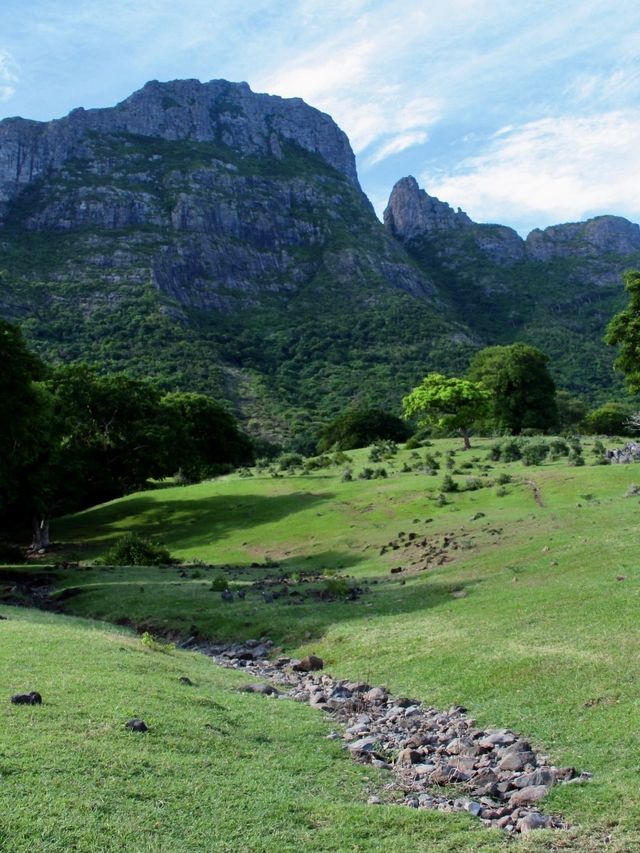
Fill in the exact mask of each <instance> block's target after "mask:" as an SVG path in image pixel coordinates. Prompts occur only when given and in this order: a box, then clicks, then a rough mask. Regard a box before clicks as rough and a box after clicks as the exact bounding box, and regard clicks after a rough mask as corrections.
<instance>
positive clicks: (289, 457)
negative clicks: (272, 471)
mask: <svg viewBox="0 0 640 853" xmlns="http://www.w3.org/2000/svg"><path fill="white" fill-rule="evenodd" d="M276 462H277V463H278V467H279V468H280V470H281V471H293V469H294V468H301V467H302V465H303V463H304V459H303V458H302V456H301V455H300V454H299V453H283V454H282V455H281V456H279V457H278V458H277V459H276Z"/></svg>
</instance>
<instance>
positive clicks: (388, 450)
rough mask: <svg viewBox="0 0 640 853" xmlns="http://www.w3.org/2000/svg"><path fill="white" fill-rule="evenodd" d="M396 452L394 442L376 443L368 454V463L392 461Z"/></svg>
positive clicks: (396, 448) (396, 446) (396, 447)
mask: <svg viewBox="0 0 640 853" xmlns="http://www.w3.org/2000/svg"><path fill="white" fill-rule="evenodd" d="M397 452H398V445H397V444H396V443H395V441H378V442H376V443H375V444H374V445H373V447H372V448H371V451H370V453H369V462H382V460H383V459H392V458H393V457H394V456H395V455H396V454H397Z"/></svg>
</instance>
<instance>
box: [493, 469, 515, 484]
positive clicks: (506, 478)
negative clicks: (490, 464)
mask: <svg viewBox="0 0 640 853" xmlns="http://www.w3.org/2000/svg"><path fill="white" fill-rule="evenodd" d="M510 482H511V474H506V473H505V472H503V473H502V474H498V476H497V477H496V483H497V484H498V485H499V486H506V485H507V483H510Z"/></svg>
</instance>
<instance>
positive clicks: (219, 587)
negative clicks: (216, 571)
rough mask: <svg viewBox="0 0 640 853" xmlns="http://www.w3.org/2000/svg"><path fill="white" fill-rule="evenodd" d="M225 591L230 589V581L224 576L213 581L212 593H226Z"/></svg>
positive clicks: (219, 576)
mask: <svg viewBox="0 0 640 853" xmlns="http://www.w3.org/2000/svg"><path fill="white" fill-rule="evenodd" d="M225 589H229V581H228V580H227V579H226V578H225V577H223V576H222V575H218V577H216V578H214V579H213V580H212V581H211V592H224V590H225Z"/></svg>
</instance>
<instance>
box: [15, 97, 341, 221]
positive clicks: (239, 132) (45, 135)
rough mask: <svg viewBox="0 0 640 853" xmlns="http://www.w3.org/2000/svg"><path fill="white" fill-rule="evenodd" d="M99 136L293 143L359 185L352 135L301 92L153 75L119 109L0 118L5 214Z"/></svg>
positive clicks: (244, 144)
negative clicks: (286, 94) (289, 94)
mask: <svg viewBox="0 0 640 853" xmlns="http://www.w3.org/2000/svg"><path fill="white" fill-rule="evenodd" d="M95 134H99V135H117V134H131V135H136V136H143V137H153V138H157V139H162V140H168V141H178V140H189V141H193V142H215V143H217V144H218V145H223V146H227V147H228V148H230V149H232V150H234V151H235V152H237V153H239V154H240V155H242V156H251V155H257V156H271V157H275V158H278V159H281V158H282V156H283V153H282V150H283V146H284V145H286V144H287V143H288V142H292V143H295V144H296V145H298V146H299V147H300V148H302V149H304V150H305V151H309V152H312V153H314V154H317V155H319V156H320V157H321V158H322V159H323V160H324V161H325V162H326V163H327V164H328V165H329V166H332V167H333V168H334V169H336V170H337V171H338V172H340V173H342V174H343V175H344V176H345V177H346V178H347V179H348V180H349V181H350V182H351V183H352V184H353V185H354V186H356V187H357V186H358V177H357V172H356V165H355V157H354V154H353V151H352V149H351V146H350V144H349V140H348V139H347V136H346V135H345V134H344V133H343V131H342V130H340V128H339V127H338V126H337V125H336V124H335V122H334V121H333V119H332V118H331V117H330V116H328V115H326V114H325V113H322V112H320V111H319V110H316V109H314V108H313V107H310V106H309V105H308V104H306V103H305V102H304V101H303V100H301V99H300V98H280V97H278V96H275V95H264V94H257V93H255V92H252V91H251V89H250V88H249V86H248V84H247V83H230V82H228V81H226V80H210V81H209V82H208V83H201V82H200V81H199V80H174V81H171V82H168V83H160V82H158V81H157V80H153V81H151V82H149V83H147V84H146V85H145V86H143V88H142V89H140V90H139V91H137V92H134V93H133V94H132V95H131V96H130V97H128V98H127V99H126V100H124V101H122V102H121V103H119V104H117V105H116V106H115V107H108V108H104V109H90V110H85V109H83V108H82V107H81V108H78V109H75V110H73V111H72V112H71V113H69V115H68V116H66V117H65V118H62V119H57V120H54V121H50V122H38V121H31V120H27V119H22V118H11V119H5V120H3V121H0V218H1V216H2V214H3V212H4V210H6V206H7V203H8V202H9V201H10V200H11V199H12V198H14V197H15V196H16V195H17V194H18V193H19V192H20V191H21V190H22V189H23V188H24V187H25V186H26V185H28V184H30V183H32V182H33V181H34V180H36V179H37V178H39V177H42V176H44V175H46V174H48V173H50V172H51V171H54V172H55V171H58V170H59V169H61V168H62V167H63V166H64V165H65V163H67V162H69V161H70V160H72V159H74V158H81V159H87V158H89V157H91V156H92V150H91V138H92V135H93V136H95Z"/></svg>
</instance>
